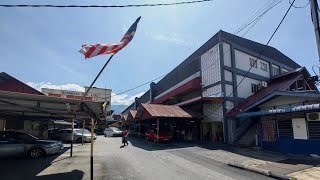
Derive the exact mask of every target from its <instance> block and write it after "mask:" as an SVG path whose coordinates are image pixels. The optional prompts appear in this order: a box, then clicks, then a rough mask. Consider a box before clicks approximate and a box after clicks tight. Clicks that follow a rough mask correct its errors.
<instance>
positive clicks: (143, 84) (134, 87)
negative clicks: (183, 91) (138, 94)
mask: <svg viewBox="0 0 320 180" xmlns="http://www.w3.org/2000/svg"><path fill="white" fill-rule="evenodd" d="M166 75H167V74H164V75H162V76H159V77H157V78H155V79H152V80H150V81H148V82H145V83H143V84H140V85H138V86H136V87H134V88H131V89H128V90H125V91H122V92H120V93H117V94H114V95H112V96H109V97H106V98H111V97H114V96H119V95H121V94H124V93H126V92H129V91H132V90H135V89H137V88H139V87H142V86H144V85H147V84H149V83H151V82H153V81H155V80H158V79H160V78H162V77H164V76H166Z"/></svg>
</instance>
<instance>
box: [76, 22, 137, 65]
mask: <svg viewBox="0 0 320 180" xmlns="http://www.w3.org/2000/svg"><path fill="white" fill-rule="evenodd" d="M140 18H141V16H140V17H139V18H138V19H137V20H136V21H135V22H134V23H133V24H132V25H131V27H130V28H129V30H128V31H127V32H126V34H125V35H124V36H123V38H122V39H121V41H120V42H118V43H114V44H94V45H82V48H81V49H80V51H79V52H80V53H81V54H84V56H85V58H86V59H87V58H92V57H94V56H98V55H101V54H116V53H117V52H118V51H120V50H121V49H122V48H124V47H126V45H127V44H128V43H129V42H130V41H131V40H132V38H133V36H134V34H135V32H136V29H137V25H138V22H139V21H140Z"/></svg>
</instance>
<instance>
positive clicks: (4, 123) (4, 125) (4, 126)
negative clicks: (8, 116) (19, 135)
mask: <svg viewBox="0 0 320 180" xmlns="http://www.w3.org/2000/svg"><path fill="white" fill-rule="evenodd" d="M6 123H7V120H3V131H6Z"/></svg>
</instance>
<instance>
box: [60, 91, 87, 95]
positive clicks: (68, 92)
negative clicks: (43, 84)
mask: <svg viewBox="0 0 320 180" xmlns="http://www.w3.org/2000/svg"><path fill="white" fill-rule="evenodd" d="M62 94H70V95H84V93H83V92H77V91H62Z"/></svg>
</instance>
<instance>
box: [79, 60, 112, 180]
mask: <svg viewBox="0 0 320 180" xmlns="http://www.w3.org/2000/svg"><path fill="white" fill-rule="evenodd" d="M113 56H114V54H113V55H112V56H110V57H109V59H108V61H107V62H106V63H105V64H104V66H103V67H102V69H101V70H100V72H99V73H98V75H97V76H96V78H95V79H94V80H93V82H92V83H91V85H90V87H89V88H88V89H87V90H86V92H85V93H84V95H83V96H82V98H81V101H80V102H79V108H80V105H81V103H82V102H83V100H84V99H85V97H86V95H87V94H88V92H89V91H90V89H91V88H92V86H93V85H94V83H95V82H96V81H97V79H98V78H99V76H100V74H101V73H102V71H103V70H104V69H105V68H106V66H107V65H108V64H109V62H110V60H111V59H112V58H113ZM93 121H94V120H93V117H91V123H92V124H91V149H90V179H91V180H93V135H94V124H93V123H94V122H93Z"/></svg>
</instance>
